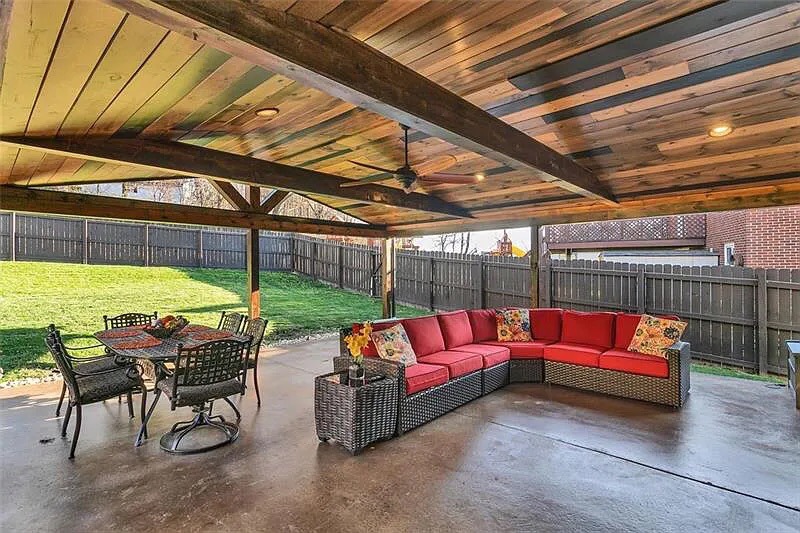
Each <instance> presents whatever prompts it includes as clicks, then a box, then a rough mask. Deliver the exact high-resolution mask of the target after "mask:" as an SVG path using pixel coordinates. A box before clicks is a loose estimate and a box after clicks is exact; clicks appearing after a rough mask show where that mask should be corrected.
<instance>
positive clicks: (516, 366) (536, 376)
mask: <svg viewBox="0 0 800 533" xmlns="http://www.w3.org/2000/svg"><path fill="white" fill-rule="evenodd" d="M510 363H511V365H510V368H509V378H508V379H509V382H511V383H541V382H542V381H544V359H512V360H511V361H510Z"/></svg>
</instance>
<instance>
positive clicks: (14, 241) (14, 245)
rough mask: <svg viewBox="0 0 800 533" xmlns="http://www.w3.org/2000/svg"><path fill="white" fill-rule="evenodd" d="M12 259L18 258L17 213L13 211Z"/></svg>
mask: <svg viewBox="0 0 800 533" xmlns="http://www.w3.org/2000/svg"><path fill="white" fill-rule="evenodd" d="M11 260H12V261H16V260H17V213H16V212H12V213H11Z"/></svg>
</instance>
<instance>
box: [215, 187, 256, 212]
mask: <svg viewBox="0 0 800 533" xmlns="http://www.w3.org/2000/svg"><path fill="white" fill-rule="evenodd" d="M208 182H209V183H210V184H211V185H212V186H213V187H214V188H215V189H216V190H217V192H218V193H219V195H220V196H222V197H223V198H224V199H225V201H226V202H228V204H230V206H231V207H233V208H234V209H240V210H242V211H246V210H247V209H248V208H249V207H250V204H249V203H248V201H247V200H245V198H244V196H242V195H241V194H240V193H239V191H237V190H236V187H234V186H233V184H232V183H228V182H227V181H219V180H208Z"/></svg>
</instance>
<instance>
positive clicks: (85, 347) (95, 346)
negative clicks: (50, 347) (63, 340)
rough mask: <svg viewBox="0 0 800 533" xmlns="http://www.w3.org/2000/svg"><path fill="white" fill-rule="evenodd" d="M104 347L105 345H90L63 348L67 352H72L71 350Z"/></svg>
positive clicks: (65, 346)
mask: <svg viewBox="0 0 800 533" xmlns="http://www.w3.org/2000/svg"><path fill="white" fill-rule="evenodd" d="M105 346H106V345H105V344H92V345H91V346H67V345H64V348H66V349H67V350H70V351H72V350H88V349H89V348H101V347H102V348H104V347H105Z"/></svg>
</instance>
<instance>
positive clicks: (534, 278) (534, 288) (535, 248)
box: [530, 224, 542, 307]
mask: <svg viewBox="0 0 800 533" xmlns="http://www.w3.org/2000/svg"><path fill="white" fill-rule="evenodd" d="M539 227H540V226H539V225H538V224H531V257H530V259H531V307H539V257H540V256H541V254H542V252H541V250H540V248H539Z"/></svg>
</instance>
